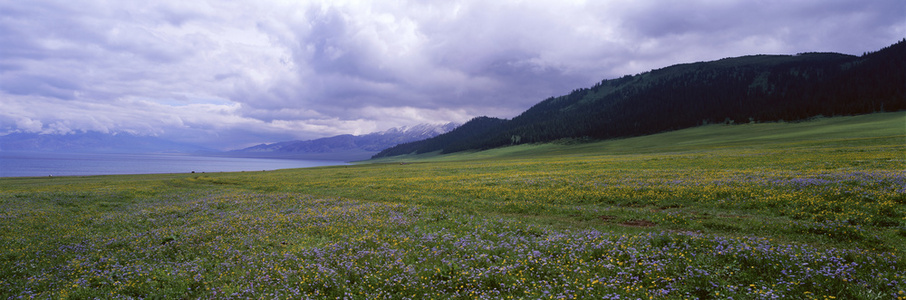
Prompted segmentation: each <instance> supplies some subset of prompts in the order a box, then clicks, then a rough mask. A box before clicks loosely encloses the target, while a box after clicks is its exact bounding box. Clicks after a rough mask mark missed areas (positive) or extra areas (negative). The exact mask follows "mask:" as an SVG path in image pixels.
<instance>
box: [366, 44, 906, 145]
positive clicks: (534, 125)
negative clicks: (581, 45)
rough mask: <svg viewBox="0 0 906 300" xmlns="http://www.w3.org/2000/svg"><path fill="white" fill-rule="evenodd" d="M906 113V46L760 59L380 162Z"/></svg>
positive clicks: (639, 83) (655, 83)
mask: <svg viewBox="0 0 906 300" xmlns="http://www.w3.org/2000/svg"><path fill="white" fill-rule="evenodd" d="M903 109H906V39H904V40H903V41H900V42H898V43H896V44H894V45H891V46H889V47H886V48H884V49H881V50H879V51H876V52H872V53H866V54H864V55H862V56H852V55H845V54H838V53H800V54H797V55H753V56H744V57H736V58H726V59H721V60H717V61H711V62H698V63H690V64H681V65H674V66H670V67H666V68H662V69H657V70H652V71H649V72H645V73H641V74H637V75H626V76H623V77H621V78H618V79H609V80H604V81H601V82H600V83H598V84H596V85H594V86H592V87H590V88H581V89H577V90H574V91H573V92H571V93H569V94H568V95H564V96H560V97H552V98H548V99H546V100H544V101H541V102H540V103H538V104H536V105H535V106H533V107H531V108H530V109H528V110H527V111H525V112H523V113H522V114H521V115H519V116H517V117H515V118H513V119H511V120H502V119H493V118H487V117H481V118H475V119H473V120H472V121H470V122H468V123H466V124H464V125H463V126H461V127H460V128H457V129H456V130H453V131H451V132H448V133H446V134H443V135H439V136H437V137H434V138H430V139H427V140H423V141H418V142H412V143H407V144H402V145H398V146H396V147H392V148H389V149H386V150H384V151H381V152H380V153H378V154H377V155H375V156H374V157H375V158H377V157H385V156H395V155H403V154H410V153H426V152H432V151H438V150H440V151H441V152H442V153H451V152H457V151H463V150H470V149H476V150H480V149H489V148H494V147H501V146H506V145H513V144H521V143H537V142H550V141H554V140H558V139H563V138H591V139H609V138H617V137H628V136H639V135H646V134H652V133H657V132H663V131H670V130H676V129H682V128H689V127H694V126H698V125H702V124H709V123H748V122H772V121H781V120H783V121H796V120H802V119H807V118H811V117H814V116H818V115H824V116H838V115H856V114H865V113H872V112H879V111H898V110H903Z"/></svg>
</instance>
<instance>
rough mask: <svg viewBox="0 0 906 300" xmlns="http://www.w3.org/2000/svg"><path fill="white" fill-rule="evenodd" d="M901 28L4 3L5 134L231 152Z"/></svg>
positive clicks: (536, 7) (885, 22)
mask: <svg viewBox="0 0 906 300" xmlns="http://www.w3.org/2000/svg"><path fill="white" fill-rule="evenodd" d="M904 37H906V1H902V0H877V1H874V0H851V1H835V0H745V1H733V0H683V1H671V0H658V1H645V0H625V1H624V0H613V1H610V0H601V1H570V0H552V1H507V0H499V1H498V0H495V1H486V0H475V1H472V0H449V1H428V0H387V1H384V0H375V1H342V0H341V1H335V0H330V1H317V0H310V1H307V0H301V1H300V0H295V1H290V0H279V1H278V0H234V1H220V0H218V1H204V0H191V1H186V0H159V1H144V0H142V1H131V0H116V1H98V0H78V1H69V0H59V1H46V0H28V1H20V0H0V135H5V134H10V133H17V132H21V133H44V134H69V133H78V132H87V131H97V132H102V133H111V134H118V133H130V134H136V135H149V136H156V137H160V138H165V139H170V140H174V141H180V142H188V143H194V144H199V145H204V146H207V147H212V148H216V149H222V150H228V149H237V148H242V147H246V146H251V145H254V144H259V143H271V142H278V141H288V140H307V139H315V138H320V137H327V136H334V135H339V134H366V133H370V132H375V131H382V130H387V129H389V128H392V127H400V126H412V125H416V124H423V123H446V122H460V123H462V122H465V121H468V120H469V119H471V118H473V117H477V116H491V117H499V118H512V117H514V116H516V115H518V114H519V113H521V112H523V111H525V110H526V109H528V108H529V107H531V106H532V105H534V104H536V103H538V102H540V101H542V100H544V99H546V98H548V97H552V96H560V95H564V94H567V93H569V92H570V91H572V90H574V89H577V88H583V87H589V86H591V85H593V84H594V83H596V82H600V81H601V80H604V79H610V78H617V77H621V76H623V75H632V74H638V73H642V72H645V71H649V70H651V69H657V68H662V67H666V66H670V65H673V64H678V63H690V62H697V61H711V60H717V59H721V58H726V57H735V56H743V55H752V54H796V53H800V52H813V51H818V52H839V53H845V54H853V55H862V54H863V53H864V52H868V51H876V50H879V49H881V48H883V47H886V46H889V45H891V44H893V43H895V42H897V41H899V40H901V39H903V38H904Z"/></svg>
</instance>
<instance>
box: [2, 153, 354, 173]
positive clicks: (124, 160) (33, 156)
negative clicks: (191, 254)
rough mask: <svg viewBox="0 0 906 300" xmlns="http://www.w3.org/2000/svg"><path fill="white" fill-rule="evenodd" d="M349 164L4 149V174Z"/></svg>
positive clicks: (195, 170) (179, 155)
mask: <svg viewBox="0 0 906 300" xmlns="http://www.w3.org/2000/svg"><path fill="white" fill-rule="evenodd" d="M332 165H346V163H345V162H342V161H319V160H293V159H266V158H236V157H212V156H196V155H186V154H109V153H41V152H9V151H0V177H29V176H83V175H116V174H155V173H191V172H193V171H194V172H196V173H202V172H208V173H211V172H239V171H262V170H277V169H291V168H308V167H319V166H332Z"/></svg>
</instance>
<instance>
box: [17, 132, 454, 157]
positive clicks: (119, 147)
mask: <svg viewBox="0 0 906 300" xmlns="http://www.w3.org/2000/svg"><path fill="white" fill-rule="evenodd" d="M457 126H459V124H457V123H447V124H421V125H416V126H411V127H399V128H391V129H389V130H386V131H381V132H374V133H369V134H365V135H350V134H344V135H338V136H333V137H327V138H320V139H315V140H307V141H288V142H279V143H273V144H260V145H257V146H253V147H249V148H245V149H240V150H232V151H226V152H222V151H218V150H214V149H209V148H204V147H200V146H196V145H190V144H184V143H178V142H173V141H169V140H165V139H161V138H157V137H152V136H138V135H132V134H128V133H116V134H107V133H101V132H95V131H89V132H79V133H70V134H37V133H12V134H8V135H4V136H0V151H38V152H69V153H89V152H90V153H190V154H200V155H208V156H231V157H261V158H292V159H314V160H342V161H353V160H365V159H368V158H370V157H371V156H372V155H374V154H376V153H378V152H379V151H381V150H383V149H386V148H389V147H393V146H396V145H397V144H401V143H407V142H412V141H418V140H424V139H427V138H431V137H434V136H437V135H439V134H442V133H445V132H448V131H450V130H453V129H454V128H456V127H457Z"/></svg>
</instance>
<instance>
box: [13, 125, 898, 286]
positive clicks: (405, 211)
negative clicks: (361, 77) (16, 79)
mask: <svg viewBox="0 0 906 300" xmlns="http://www.w3.org/2000/svg"><path fill="white" fill-rule="evenodd" d="M904 170H906V114H904V113H902V112H898V113H884V114H874V115H867V116H857V117H840V118H825V119H818V120H813V121H810V122H802V123H787V124H783V123H772V124H747V125H734V126H724V125H711V126H705V127H699V128H693V129H689V130H683V131H677V132H670V133H662V134H658V135H653V136H647V137H639V138H630V139H621V140H613V141H605V142H596V143H575V142H574V141H563V142H562V143H556V144H545V145H521V146H514V147H508V148H502V149H495V150H491V151H483V152H472V153H459V154H454V155H447V156H439V155H437V154H425V155H418V156H406V157H398V158H394V159H393V160H389V159H388V160H381V161H373V162H368V163H362V164H357V165H350V166H337V167H324V168H310V169H296V170H280V171H270V172H241V173H208V174H164V175H134V176H88V177H53V178H2V179H0V193H2V194H0V219H2V222H0V298H8V299H17V298H30V297H36V298H71V299H90V298H105V299H106V298H111V299H132V298H135V299H137V298H160V299H178V298H223V299H231V298H233V299H245V298H267V299H272V298H294V299H297V298H350V299H382V298H388V299H423V298H463V299H472V298H495V299H497V298H504V299H508V298H528V299H539V298H543V299H584V298H593V299H637V298H641V299H729V298H733V299H761V298H765V299H771V298H775V297H787V298H793V299H834V298H836V299H906V171H904Z"/></svg>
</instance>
